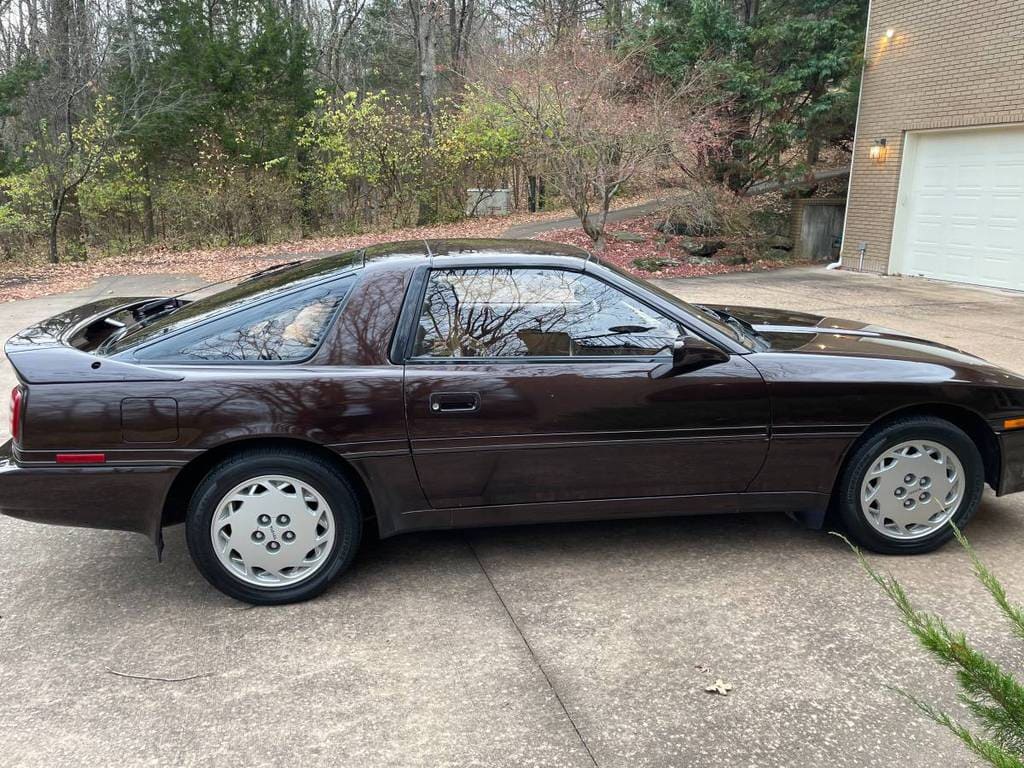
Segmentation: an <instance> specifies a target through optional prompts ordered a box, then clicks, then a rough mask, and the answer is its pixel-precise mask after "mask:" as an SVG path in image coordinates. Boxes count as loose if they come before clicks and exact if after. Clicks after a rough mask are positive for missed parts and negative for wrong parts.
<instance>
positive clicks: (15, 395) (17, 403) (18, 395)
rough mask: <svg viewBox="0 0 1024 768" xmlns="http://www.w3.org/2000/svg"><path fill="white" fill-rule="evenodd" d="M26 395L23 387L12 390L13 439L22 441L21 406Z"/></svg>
mask: <svg viewBox="0 0 1024 768" xmlns="http://www.w3.org/2000/svg"><path fill="white" fill-rule="evenodd" d="M23 399H24V394H23V392H22V390H21V387H15V388H14V389H12V390H11V437H13V438H14V439H15V440H16V441H20V440H21V405H22V400H23Z"/></svg>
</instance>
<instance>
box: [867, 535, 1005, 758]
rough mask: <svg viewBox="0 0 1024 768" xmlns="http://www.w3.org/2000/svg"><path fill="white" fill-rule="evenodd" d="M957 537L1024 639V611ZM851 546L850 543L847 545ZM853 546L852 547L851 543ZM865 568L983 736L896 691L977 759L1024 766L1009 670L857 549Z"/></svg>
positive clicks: (978, 572)
mask: <svg viewBox="0 0 1024 768" xmlns="http://www.w3.org/2000/svg"><path fill="white" fill-rule="evenodd" d="M955 532H956V537H957V539H958V540H959V542H960V544H961V545H962V546H963V548H964V550H965V551H966V552H967V554H968V556H969V557H970V560H971V564H972V566H973V570H974V575H975V577H977V579H978V581H980V582H981V584H982V585H983V586H984V587H985V589H986V590H987V591H988V593H989V594H990V595H991V596H992V598H993V600H994V601H995V603H996V605H997V606H998V607H999V610H1000V611H1001V612H1002V613H1003V615H1004V616H1005V617H1006V619H1008V620H1009V622H1010V627H1011V629H1012V631H1013V633H1014V634H1015V635H1016V636H1017V637H1018V638H1020V639H1022V640H1024V610H1022V609H1021V607H1020V606H1019V605H1017V604H1015V603H1012V602H1010V600H1009V598H1008V597H1007V595H1006V591H1005V590H1004V589H1003V586H1002V584H1001V583H1000V582H999V580H998V579H997V578H996V577H995V575H994V574H993V573H992V572H991V571H990V570H989V569H988V567H987V566H985V564H984V563H982V562H981V560H980V559H979V558H978V556H977V554H976V553H975V551H974V550H973V549H972V548H971V546H970V544H969V543H968V542H967V539H965V538H964V537H963V535H962V534H961V533H960V531H959V530H956V531H955ZM847 543H848V544H849V542H847ZM851 546H852V545H851ZM853 550H854V552H855V553H856V554H857V557H858V559H859V560H860V564H861V565H862V566H863V568H864V570H865V571H867V573H868V575H869V576H871V578H872V579H874V581H875V583H876V584H878V586H879V587H881V588H882V591H883V592H884V593H885V595H886V597H888V598H889V599H890V600H891V601H892V603H893V605H895V606H896V608H897V610H898V611H899V613H900V618H901V619H902V620H903V623H904V624H905V625H906V626H907V628H908V629H909V630H910V632H911V634H913V635H914V637H916V638H917V640H918V642H919V643H920V644H921V646H922V647H923V648H924V649H925V650H926V651H927V652H928V653H929V655H931V656H932V657H933V658H934V659H935V660H936V661H938V662H939V663H940V664H941V665H942V666H944V667H946V668H948V669H951V670H953V671H954V672H955V673H956V680H957V685H958V687H959V699H960V701H961V702H962V703H963V704H964V705H965V706H966V708H967V710H968V711H969V712H970V713H971V714H972V715H973V716H974V719H975V720H976V721H977V725H978V727H979V728H980V729H981V735H979V734H978V733H976V732H975V731H972V730H971V729H970V728H969V727H968V726H966V725H964V724H963V723H961V722H960V721H959V720H957V719H955V718H954V717H953V716H952V715H950V714H949V713H948V712H945V711H944V710H942V709H940V708H938V707H936V706H934V705H932V704H929V703H928V702H925V701H922V700H921V699H919V698H917V697H916V696H914V695H913V694H910V693H907V692H906V691H902V690H899V689H896V690H897V691H898V692H899V693H900V694H902V695H903V696H905V697H906V698H907V699H908V700H909V701H910V702H911V703H912V704H913V705H914V706H916V707H917V708H918V709H919V710H920V711H921V712H923V713H924V714H925V715H926V716H927V717H929V718H931V719H932V720H934V721H935V722H936V723H938V724H939V725H941V726H943V727H944V728H947V729H949V730H950V731H951V732H952V733H953V734H954V735H956V736H957V738H959V739H960V740H961V741H962V742H963V743H964V745H965V746H966V747H967V748H968V749H969V750H970V751H971V752H973V753H974V754H975V755H977V756H978V757H980V758H982V759H983V760H985V761H986V762H988V763H989V764H990V765H993V766H997V768H1024V686H1022V685H1021V683H1020V682H1019V681H1018V680H1017V679H1016V678H1015V677H1014V676H1013V675H1012V674H1010V673H1009V672H1007V671H1005V670H1003V669H1002V668H1001V667H1000V666H999V665H998V664H996V663H995V662H994V661H992V660H991V659H989V658H988V657H987V656H986V655H985V654H984V653H983V652H982V651H980V650H978V649H977V648H975V647H974V646H973V645H971V643H970V641H969V640H968V639H967V637H966V636H965V635H964V634H963V633H962V632H957V631H956V630H954V629H952V628H950V627H949V626H948V625H947V624H946V622H945V621H944V620H943V619H942V618H941V617H940V616H937V615H935V614H932V613H928V612H925V611H921V610H919V609H917V608H915V607H914V605H913V604H912V603H911V601H910V598H909V597H908V596H907V593H906V591H905V590H904V588H903V585H901V584H900V583H899V581H897V580H896V578H895V577H894V576H892V575H891V574H882V573H879V572H878V571H876V570H875V569H874V568H873V567H872V565H871V564H870V563H869V562H868V561H867V559H866V558H865V557H864V555H863V554H862V553H861V552H860V550H858V549H857V548H856V547H853Z"/></svg>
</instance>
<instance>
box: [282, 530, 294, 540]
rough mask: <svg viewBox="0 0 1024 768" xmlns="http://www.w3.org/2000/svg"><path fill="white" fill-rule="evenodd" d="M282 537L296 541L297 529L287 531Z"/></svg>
mask: <svg viewBox="0 0 1024 768" xmlns="http://www.w3.org/2000/svg"><path fill="white" fill-rule="evenodd" d="M281 538H282V539H284V540H285V541H295V531H285V532H284V535H283V536H282V537H281Z"/></svg>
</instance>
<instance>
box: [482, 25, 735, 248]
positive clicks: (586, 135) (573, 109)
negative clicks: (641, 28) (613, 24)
mask: <svg viewBox="0 0 1024 768" xmlns="http://www.w3.org/2000/svg"><path fill="white" fill-rule="evenodd" d="M491 89H492V94H493V96H494V98H496V99H498V100H500V101H502V102H503V103H504V104H506V106H507V107H508V109H509V111H510V112H511V114H512V115H514V117H515V119H516V120H517V121H518V123H519V125H520V127H521V129H522V132H523V134H524V135H525V136H527V137H528V138H529V140H531V141H532V144H533V149H534V153H533V156H534V157H535V160H536V163H537V166H538V170H540V171H541V172H542V173H543V174H544V175H545V176H546V177H547V178H548V179H549V180H550V182H551V183H552V184H553V185H554V186H555V187H556V188H557V189H558V191H559V192H560V193H561V195H562V196H563V197H565V199H566V201H567V202H568V203H569V205H570V206H571V207H572V209H573V211H574V212H575V213H576V215H577V216H578V217H579V220H580V223H581V225H582V227H583V229H584V231H585V232H586V233H587V235H588V236H589V237H590V239H591V240H593V241H594V244H595V247H596V248H597V249H598V250H600V249H602V248H603V247H604V242H605V223H606V222H607V218H608V212H609V210H610V208H611V204H612V201H613V200H614V198H615V196H616V195H617V194H618V193H619V192H620V190H621V189H622V187H623V185H625V184H628V183H630V182H634V181H638V180H640V177H642V176H644V175H653V174H655V173H657V171H658V169H659V168H661V167H664V166H666V165H668V164H670V163H672V162H680V160H679V158H680V156H683V155H686V154H688V153H692V152H695V151H699V148H700V147H701V144H702V143H703V141H704V140H705V133H706V132H705V130H704V128H703V126H704V125H705V124H706V123H707V122H708V121H709V120H710V118H711V117H712V116H713V114H714V112H715V106H714V104H713V101H712V99H711V98H709V94H708V93H707V90H708V89H707V87H706V84H705V82H704V81H703V80H701V79H700V78H699V76H696V75H695V76H693V78H692V79H690V80H688V81H686V82H684V83H683V84H682V85H680V86H677V87H674V88H670V87H668V86H667V85H666V84H665V83H663V82H660V81H659V80H657V79H655V78H653V77H652V76H650V75H649V74H648V73H647V72H646V71H645V69H644V67H643V64H642V57H641V55H640V53H639V52H634V53H632V54H630V55H627V56H625V57H619V56H617V55H616V54H615V53H614V52H612V51H609V50H608V49H607V47H606V45H605V41H603V40H598V39H596V38H595V37H593V36H588V35H585V34H579V35H577V36H576V37H575V38H574V39H573V40H566V41H563V42H562V43H559V44H557V45H554V46H551V47H548V48H546V49H543V50H542V51H541V52H539V53H537V54H535V55H533V56H530V57H523V58H517V59H516V60H513V61H509V62H507V63H505V64H504V65H502V66H499V67H498V68H497V70H496V72H495V75H494V78H493V81H492V83H491Z"/></svg>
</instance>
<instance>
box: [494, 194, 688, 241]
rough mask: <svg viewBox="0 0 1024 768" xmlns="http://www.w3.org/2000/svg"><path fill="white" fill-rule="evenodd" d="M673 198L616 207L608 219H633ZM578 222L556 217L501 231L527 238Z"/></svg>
mask: <svg viewBox="0 0 1024 768" xmlns="http://www.w3.org/2000/svg"><path fill="white" fill-rule="evenodd" d="M674 200H675V198H662V199H658V200H648V201H647V202H646V203H641V204H640V205H631V206H629V207H628V208H618V209H616V210H614V211H609V212H608V221H609V222H613V221H622V220H623V219H635V218H636V217H637V216H642V215H643V214H645V213H651V212H653V211H661V210H664V209H665V208H666V207H668V206H670V205H672V203H673V201H674ZM579 224H580V220H579V219H578V218H576V217H575V216H570V217H568V218H565V219H556V220H554V221H540V222H531V223H529V224H517V225H516V226H514V227H510V228H509V229H506V230H505V232H504V233H503V237H518V238H529V237H533V236H534V235H539V234H540V233H541V232H553V231H555V230H556V229H570V228H572V227H578V226H579Z"/></svg>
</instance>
